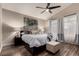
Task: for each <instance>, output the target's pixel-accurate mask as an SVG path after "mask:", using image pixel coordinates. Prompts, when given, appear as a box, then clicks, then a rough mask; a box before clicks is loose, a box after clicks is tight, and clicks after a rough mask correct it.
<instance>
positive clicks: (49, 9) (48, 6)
mask: <svg viewBox="0 0 79 59" xmlns="http://www.w3.org/2000/svg"><path fill="white" fill-rule="evenodd" d="M59 7H61V6H53V7H50V3H47V5H46V7H45V8H44V7H39V6H37V7H36V8H40V9H44V11H42V12H41V14H42V13H44V12H45V11H48V12H49V13H51V14H52V11H51V10H52V9H55V8H59Z"/></svg>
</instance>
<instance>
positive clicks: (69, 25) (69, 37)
mask: <svg viewBox="0 0 79 59" xmlns="http://www.w3.org/2000/svg"><path fill="white" fill-rule="evenodd" d="M63 21H64V40H65V42H69V43H74V42H75V35H76V25H77V23H76V21H77V16H76V15H71V16H66V17H64V19H63Z"/></svg>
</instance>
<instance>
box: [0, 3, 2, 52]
mask: <svg viewBox="0 0 79 59" xmlns="http://www.w3.org/2000/svg"><path fill="white" fill-rule="evenodd" d="M1 41H2V8H1V4H0V52H1V49H2V45H1V43H2V42H1Z"/></svg>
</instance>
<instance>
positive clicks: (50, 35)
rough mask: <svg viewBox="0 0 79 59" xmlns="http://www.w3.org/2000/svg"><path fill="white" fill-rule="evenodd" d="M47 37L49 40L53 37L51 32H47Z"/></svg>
mask: <svg viewBox="0 0 79 59" xmlns="http://www.w3.org/2000/svg"><path fill="white" fill-rule="evenodd" d="M47 38H48V40H49V41H51V40H52V38H53V35H52V34H51V33H49V34H48V36H47Z"/></svg>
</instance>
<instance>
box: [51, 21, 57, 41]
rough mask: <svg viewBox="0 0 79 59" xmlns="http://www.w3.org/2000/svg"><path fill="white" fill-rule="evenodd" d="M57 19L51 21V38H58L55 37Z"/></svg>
mask: <svg viewBox="0 0 79 59" xmlns="http://www.w3.org/2000/svg"><path fill="white" fill-rule="evenodd" d="M57 21H58V20H52V21H51V33H52V34H53V40H57V39H58V37H57V34H58V28H57Z"/></svg>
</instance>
